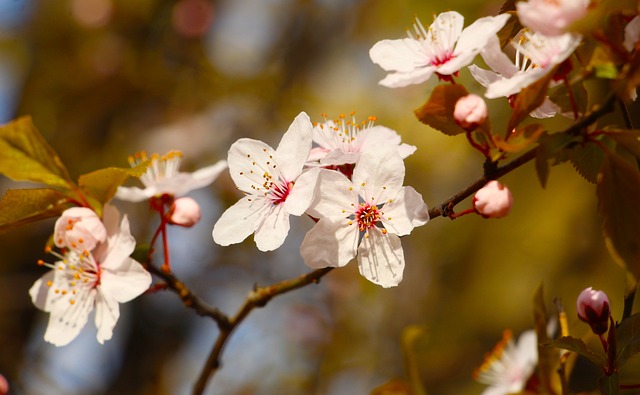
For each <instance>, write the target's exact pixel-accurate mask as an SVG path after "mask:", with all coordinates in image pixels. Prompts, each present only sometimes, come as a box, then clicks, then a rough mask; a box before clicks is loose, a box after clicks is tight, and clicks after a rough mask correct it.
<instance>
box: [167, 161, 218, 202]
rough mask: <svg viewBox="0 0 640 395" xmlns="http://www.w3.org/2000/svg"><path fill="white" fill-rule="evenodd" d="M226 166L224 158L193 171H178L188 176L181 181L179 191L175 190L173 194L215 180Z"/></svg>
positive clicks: (202, 185)
mask: <svg viewBox="0 0 640 395" xmlns="http://www.w3.org/2000/svg"><path fill="white" fill-rule="evenodd" d="M226 168H227V161H226V160H219V161H218V162H216V163H215V164H213V165H211V166H207V167H203V168H202V169H198V170H196V171H194V172H193V173H179V174H186V175H188V176H189V178H188V179H187V180H185V181H184V182H182V183H181V185H180V192H176V193H175V194H174V195H175V196H182V195H184V194H186V193H187V192H189V191H193V190H196V189H199V188H202V187H205V186H207V185H209V184H211V183H212V182H213V181H215V179H216V178H218V176H219V175H220V173H222V172H223V171H224V170H225V169H226Z"/></svg>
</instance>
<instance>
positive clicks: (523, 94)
mask: <svg viewBox="0 0 640 395" xmlns="http://www.w3.org/2000/svg"><path fill="white" fill-rule="evenodd" d="M557 68H558V67H557V66H556V67H555V68H553V69H552V70H550V71H549V72H548V73H547V74H546V75H545V76H544V77H542V78H540V79H539V80H538V81H536V82H534V83H533V84H531V85H529V86H528V87H526V88H524V89H523V90H521V91H520V93H518V95H517V96H516V100H515V102H514V104H513V114H512V115H511V118H510V119H509V124H508V126H507V131H511V130H513V129H514V128H515V127H516V126H518V125H519V124H520V122H522V120H523V119H525V118H526V117H527V116H528V115H529V113H530V112H531V111H533V110H535V109H536V108H538V107H540V105H541V104H542V103H543V102H544V99H545V98H546V97H547V90H548V89H549V83H551V80H552V79H553V76H554V74H555V73H556V69H557Z"/></svg>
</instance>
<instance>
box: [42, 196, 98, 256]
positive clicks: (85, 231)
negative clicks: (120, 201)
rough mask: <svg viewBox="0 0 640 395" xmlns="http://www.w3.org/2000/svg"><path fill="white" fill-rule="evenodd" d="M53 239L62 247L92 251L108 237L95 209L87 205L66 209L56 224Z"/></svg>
mask: <svg viewBox="0 0 640 395" xmlns="http://www.w3.org/2000/svg"><path fill="white" fill-rule="evenodd" d="M53 232H54V234H53V241H54V243H55V245H56V246H58V247H60V248H69V249H71V250H76V251H85V250H86V251H91V250H93V249H94V248H95V247H96V245H97V244H98V243H102V242H104V241H105V240H106V239H107V229H106V228H105V227H104V224H103V223H102V220H101V219H100V217H98V214H96V212H95V211H93V210H91V209H90V208H87V207H72V208H70V209H67V210H65V211H64V212H63V213H62V216H60V218H58V220H57V221H56V224H55V226H54V231H53Z"/></svg>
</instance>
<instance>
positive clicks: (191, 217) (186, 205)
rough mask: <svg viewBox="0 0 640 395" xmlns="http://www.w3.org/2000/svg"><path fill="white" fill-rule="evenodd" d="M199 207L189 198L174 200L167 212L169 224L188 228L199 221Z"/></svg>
mask: <svg viewBox="0 0 640 395" xmlns="http://www.w3.org/2000/svg"><path fill="white" fill-rule="evenodd" d="M201 216H202V214H201V213H200V205H198V202H196V201H195V200H193V199H192V198H190V197H181V198H178V199H176V200H175V201H174V202H173V205H172V206H171V211H170V212H169V223H170V224H173V225H179V226H184V227H186V228H190V227H192V226H193V225H195V224H197V223H198V222H199V221H200V218H201Z"/></svg>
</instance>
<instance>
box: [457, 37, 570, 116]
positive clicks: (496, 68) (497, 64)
mask: <svg viewBox="0 0 640 395" xmlns="http://www.w3.org/2000/svg"><path fill="white" fill-rule="evenodd" d="M543 40H544V38H543ZM480 55H481V56H482V59H483V60H484V61H485V63H486V64H487V65H488V66H489V67H490V68H491V70H485V69H481V68H480V67H478V66H476V65H474V64H472V65H470V66H469V71H470V72H471V75H472V76H473V78H475V80H476V81H478V82H479V83H480V84H481V85H482V86H484V87H485V88H487V87H489V85H491V84H492V83H494V82H496V81H500V80H504V79H508V78H511V77H513V76H515V75H516V74H518V73H519V72H521V71H522V72H524V71H525V70H526V69H527V67H531V64H529V63H528V62H527V61H526V59H525V60H523V61H522V62H521V60H520V58H519V57H518V55H516V62H517V63H518V66H516V65H515V64H514V63H513V62H512V61H511V59H509V57H508V56H507V55H506V54H505V53H504V52H502V49H501V48H500V41H499V40H498V37H497V36H493V37H491V38H490V39H489V41H488V42H487V45H486V46H485V48H484V49H483V50H482V52H480ZM521 68H522V70H521ZM487 97H488V96H487ZM505 97H507V96H505ZM560 111H561V110H560V106H558V105H557V104H555V103H554V102H552V101H551V100H549V98H545V100H544V102H543V103H542V105H540V107H538V108H537V109H535V110H534V111H532V112H531V113H529V115H531V116H532V117H534V118H550V117H553V116H555V115H556V114H557V113H558V112H560Z"/></svg>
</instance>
